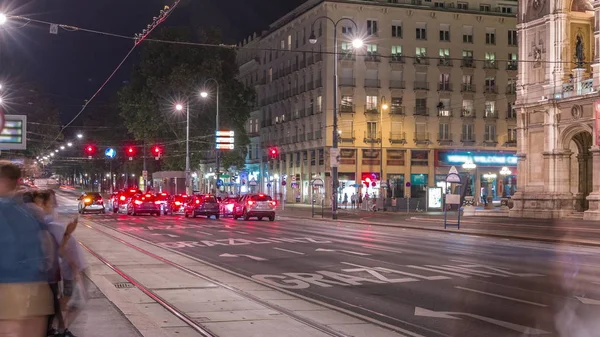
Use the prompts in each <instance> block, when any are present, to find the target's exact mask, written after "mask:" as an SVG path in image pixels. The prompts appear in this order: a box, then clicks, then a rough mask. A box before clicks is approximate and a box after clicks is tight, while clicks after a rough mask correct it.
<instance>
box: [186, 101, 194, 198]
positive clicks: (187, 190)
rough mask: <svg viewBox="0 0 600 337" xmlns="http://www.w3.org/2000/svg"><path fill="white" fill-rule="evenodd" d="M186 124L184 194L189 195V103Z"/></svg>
mask: <svg viewBox="0 0 600 337" xmlns="http://www.w3.org/2000/svg"><path fill="white" fill-rule="evenodd" d="M186 111H187V122H186V127H185V187H186V193H187V194H188V195H191V194H192V193H191V189H190V187H191V186H190V102H189V101H188V102H187V104H186Z"/></svg>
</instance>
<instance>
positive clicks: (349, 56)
mask: <svg viewBox="0 0 600 337" xmlns="http://www.w3.org/2000/svg"><path fill="white" fill-rule="evenodd" d="M338 60H339V61H355V60H356V54H354V53H346V52H343V51H342V52H340V53H339V54H338Z"/></svg>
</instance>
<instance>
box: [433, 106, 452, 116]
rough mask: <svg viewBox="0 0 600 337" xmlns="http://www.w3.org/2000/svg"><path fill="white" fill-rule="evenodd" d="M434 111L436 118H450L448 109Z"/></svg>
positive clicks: (450, 113) (450, 111)
mask: <svg viewBox="0 0 600 337" xmlns="http://www.w3.org/2000/svg"><path fill="white" fill-rule="evenodd" d="M436 110H437V112H436V115H437V116H438V117H452V110H450V109H444V108H442V109H436Z"/></svg>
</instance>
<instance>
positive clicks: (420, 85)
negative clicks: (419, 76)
mask: <svg viewBox="0 0 600 337" xmlns="http://www.w3.org/2000/svg"><path fill="white" fill-rule="evenodd" d="M413 89H415V90H429V82H425V81H415V83H414V84H413Z"/></svg>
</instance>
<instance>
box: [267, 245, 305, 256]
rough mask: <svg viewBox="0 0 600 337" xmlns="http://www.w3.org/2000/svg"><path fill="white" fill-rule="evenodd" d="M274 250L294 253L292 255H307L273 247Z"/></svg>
mask: <svg viewBox="0 0 600 337" xmlns="http://www.w3.org/2000/svg"><path fill="white" fill-rule="evenodd" d="M273 249H277V250H280V251H282V252H288V253H292V254H298V255H306V254H304V253H302V252H296V251H293V250H289V249H283V248H279V247H273Z"/></svg>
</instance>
